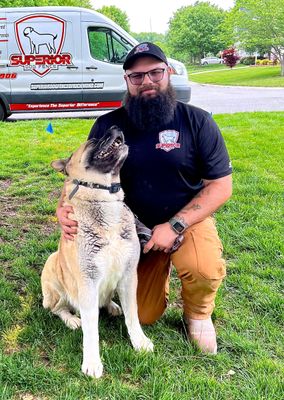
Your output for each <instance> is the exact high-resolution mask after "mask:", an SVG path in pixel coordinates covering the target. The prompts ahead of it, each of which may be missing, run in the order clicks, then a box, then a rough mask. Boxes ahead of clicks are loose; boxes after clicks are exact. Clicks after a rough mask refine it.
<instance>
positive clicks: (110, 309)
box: [107, 301, 122, 317]
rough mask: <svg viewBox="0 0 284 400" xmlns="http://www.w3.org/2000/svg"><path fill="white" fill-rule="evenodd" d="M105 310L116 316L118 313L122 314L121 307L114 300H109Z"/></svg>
mask: <svg viewBox="0 0 284 400" xmlns="http://www.w3.org/2000/svg"><path fill="white" fill-rule="evenodd" d="M107 310H108V313H109V314H110V315H112V316H114V317H117V316H118V315H121V314H122V310H121V308H120V307H119V305H118V304H116V303H115V302H114V301H110V302H109V304H108V305H107Z"/></svg>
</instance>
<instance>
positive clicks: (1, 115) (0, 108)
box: [0, 103, 7, 121]
mask: <svg viewBox="0 0 284 400" xmlns="http://www.w3.org/2000/svg"><path fill="white" fill-rule="evenodd" d="M6 117H7V116H6V112H5V109H4V107H3V105H2V104H1V103H0V121H5V119H6Z"/></svg>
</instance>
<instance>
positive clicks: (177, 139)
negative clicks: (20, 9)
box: [57, 42, 232, 354]
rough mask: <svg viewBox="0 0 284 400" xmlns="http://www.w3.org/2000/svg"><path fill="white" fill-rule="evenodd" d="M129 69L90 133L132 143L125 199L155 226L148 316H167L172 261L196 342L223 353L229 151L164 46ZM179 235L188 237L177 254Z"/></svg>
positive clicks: (148, 257) (144, 274)
mask: <svg viewBox="0 0 284 400" xmlns="http://www.w3.org/2000/svg"><path fill="white" fill-rule="evenodd" d="M123 68H124V70H125V75H124V78H125V81H126V84H127V94H126V97H125V101H124V105H123V107H121V108H119V109H117V110H114V111H111V112H109V113H107V114H105V115H103V116H101V117H99V118H98V119H97V121H96V122H95V124H94V125H93V127H92V129H91V132H90V134H89V139H91V138H94V137H96V138H100V137H102V136H103V135H104V133H105V132H106V130H107V129H109V128H110V127H111V126H113V125H117V126H118V127H119V128H120V129H121V130H122V131H123V133H124V136H125V141H126V144H127V145H128V146H129V156H128V158H127V159H126V161H125V163H124V165H123V167H122V170H121V183H122V187H123V190H124V192H125V201H126V204H127V205H128V206H129V207H130V209H131V210H132V211H133V212H134V214H135V215H136V216H137V217H138V219H139V220H140V221H141V222H142V223H143V224H144V225H146V226H147V227H148V228H150V229H151V238H150V240H148V242H147V243H146V244H145V246H144V249H143V253H142V255H141V258H140V262H139V265H138V289H137V302H138V314H139V319H140V322H141V323H142V324H152V323H154V322H155V321H156V320H157V319H159V318H160V317H161V316H162V314H163V313H164V311H165V309H166V307H167V303H168V297H169V278H170V270H171V265H173V266H174V267H175V268H176V270H177V274H178V277H179V278H180V280H181V286H182V292H181V295H182V300H183V311H184V320H185V322H186V324H187V332H188V338H189V340H190V341H194V342H195V343H196V345H197V346H198V347H199V348H200V350H201V351H203V352H207V353H211V354H216V353H217V340H216V332H215V328H214V325H213V323H212V319H211V315H212V312H213V309H214V306H215V302H214V301H215V296H216V293H217V290H218V288H219V286H220V284H221V282H222V279H223V278H224V277H225V275H226V269H225V261H224V259H223V258H222V244H221V241H220V239H219V237H218V233H217V230H216V227H215V221H214V218H213V217H212V214H213V213H214V212H215V211H216V210H217V209H218V208H219V207H220V206H221V205H222V204H224V203H225V202H226V201H227V200H228V199H229V198H230V196H231V194H232V179H231V173H232V168H231V163H230V160H229V156H228V152H227V150H226V147H225V144H224V140H223V138H222V136H221V133H220V131H219V129H218V127H217V125H216V123H215V122H214V120H213V119H212V117H211V115H210V114H209V113H207V112H206V111H204V110H201V109H199V108H197V107H194V106H192V105H188V104H184V103H181V102H179V101H177V100H176V98H175V93H174V89H173V87H172V86H171V83H170V68H169V66H168V61H167V58H166V56H165V54H164V53H163V51H162V50H161V49H160V48H159V47H158V46H156V45H154V44H152V43H149V42H144V43H141V44H139V45H137V46H135V47H134V48H133V49H132V50H131V51H130V53H129V54H128V56H127V57H126V60H125V62H124V65H123ZM62 198H63V196H62ZM70 211H71V210H70V208H68V207H67V208H66V207H63V206H62V200H61V201H60V203H59V206H58V209H57V216H58V219H59V222H60V224H61V226H62V230H63V234H64V236H65V238H66V239H71V240H72V239H73V235H74V234H76V222H75V221H72V220H71V219H69V218H68V213H69V212H70ZM177 238H181V239H183V240H182V243H181V245H180V246H179V247H178V249H177V250H175V251H172V249H173V245H174V243H176V239H177Z"/></svg>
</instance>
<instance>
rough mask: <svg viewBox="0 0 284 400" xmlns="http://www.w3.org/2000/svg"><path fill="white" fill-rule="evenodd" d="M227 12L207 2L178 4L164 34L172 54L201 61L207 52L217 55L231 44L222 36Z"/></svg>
mask: <svg viewBox="0 0 284 400" xmlns="http://www.w3.org/2000/svg"><path fill="white" fill-rule="evenodd" d="M225 15H226V12H225V11H224V10H221V9H220V8H218V7H217V6H215V5H212V4H210V3H208V2H198V1H197V2H196V3H195V4H194V5H193V6H187V7H181V8H180V9H178V10H177V11H176V12H175V14H174V15H173V17H172V18H171V19H170V24H169V32H168V35H167V39H168V45H169V48H170V51H171V55H172V56H173V57H177V58H178V59H180V60H182V61H184V62H186V61H193V62H195V61H200V59H201V58H202V57H204V56H205V55H207V54H208V53H212V54H217V53H218V52H219V51H220V50H223V49H224V48H225V47H227V46H228V45H230V44H231V42H228V41H227V40H225V39H224V38H223V37H221V28H220V27H221V24H222V22H223V21H224V18H225Z"/></svg>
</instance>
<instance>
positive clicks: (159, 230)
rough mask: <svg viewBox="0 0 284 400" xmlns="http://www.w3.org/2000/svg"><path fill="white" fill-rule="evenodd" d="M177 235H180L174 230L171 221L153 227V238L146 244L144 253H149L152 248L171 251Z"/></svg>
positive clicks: (166, 251)
mask: <svg viewBox="0 0 284 400" xmlns="http://www.w3.org/2000/svg"><path fill="white" fill-rule="evenodd" d="M177 237H178V235H177V234H176V233H175V232H174V231H173V230H172V227H171V225H170V223H169V222H165V223H164V224H160V225H156V226H155V227H154V228H153V234H152V237H151V239H150V240H149V242H147V243H146V244H145V246H144V249H143V253H148V251H149V250H151V249H152V250H160V251H164V252H165V253H169V251H170V250H171V248H172V246H173V244H174V241H175V239H176V238H177Z"/></svg>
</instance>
